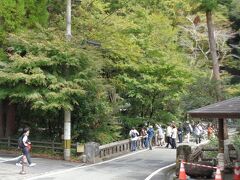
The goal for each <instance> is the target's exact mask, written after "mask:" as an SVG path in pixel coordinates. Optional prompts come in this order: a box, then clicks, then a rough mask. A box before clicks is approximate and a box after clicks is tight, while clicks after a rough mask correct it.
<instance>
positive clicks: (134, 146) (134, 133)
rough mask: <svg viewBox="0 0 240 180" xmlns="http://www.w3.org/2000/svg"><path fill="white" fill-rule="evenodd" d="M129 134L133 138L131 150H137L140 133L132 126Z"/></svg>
mask: <svg viewBox="0 0 240 180" xmlns="http://www.w3.org/2000/svg"><path fill="white" fill-rule="evenodd" d="M129 136H130V138H131V151H136V149H137V140H138V136H139V133H138V131H137V130H136V129H135V127H132V129H131V130H130V132H129Z"/></svg>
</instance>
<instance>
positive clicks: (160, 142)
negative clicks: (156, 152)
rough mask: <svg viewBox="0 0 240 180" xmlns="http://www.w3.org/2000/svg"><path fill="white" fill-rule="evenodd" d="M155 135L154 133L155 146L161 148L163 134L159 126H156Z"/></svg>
mask: <svg viewBox="0 0 240 180" xmlns="http://www.w3.org/2000/svg"><path fill="white" fill-rule="evenodd" d="M157 128H158V129H157V133H156V136H157V145H158V146H163V145H164V132H163V129H162V127H161V125H157Z"/></svg>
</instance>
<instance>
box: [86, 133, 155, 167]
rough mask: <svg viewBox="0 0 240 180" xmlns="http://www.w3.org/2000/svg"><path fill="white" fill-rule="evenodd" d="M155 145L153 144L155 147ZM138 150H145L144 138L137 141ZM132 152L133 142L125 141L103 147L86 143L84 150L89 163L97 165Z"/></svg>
mask: <svg viewBox="0 0 240 180" xmlns="http://www.w3.org/2000/svg"><path fill="white" fill-rule="evenodd" d="M154 144H155V143H153V145H154ZM137 149H143V141H142V137H139V139H138V140H137ZM130 150H131V140H130V139H125V140H122V141H116V142H113V143H109V144H104V145H101V146H98V145H96V143H94V142H91V143H86V144H85V148H84V154H85V155H86V157H87V162H88V163H96V162H99V161H103V160H107V159H111V158H114V157H117V156H119V155H123V154H127V153H129V152H130Z"/></svg>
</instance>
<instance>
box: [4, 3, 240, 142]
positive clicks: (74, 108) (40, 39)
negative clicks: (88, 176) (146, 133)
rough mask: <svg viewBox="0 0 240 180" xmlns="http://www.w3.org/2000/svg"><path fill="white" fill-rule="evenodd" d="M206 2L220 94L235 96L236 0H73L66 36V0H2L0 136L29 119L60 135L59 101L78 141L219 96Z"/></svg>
mask: <svg viewBox="0 0 240 180" xmlns="http://www.w3.org/2000/svg"><path fill="white" fill-rule="evenodd" d="M208 11H211V12H212V14H213V19H214V28H215V39H216V50H217V60H218V62H219V66H220V70H219V73H220V78H221V80H220V83H221V92H222V97H223V98H229V97H233V96H238V95H239V94H240V88H239V87H240V78H239V77H240V66H239V65H240V34H239V33H240V30H239V29H240V25H239V24H240V23H239V22H240V3H238V0H228V1H226V0H208V1H205V0H195V1H189V0H180V1H178V2H177V3H176V1H174V0H132V1H126V0H114V1H113V0H82V1H76V0H74V1H72V23H71V26H72V37H71V41H67V40H66V2H65V3H62V1H61V0H39V1H35V0H1V1H0V25H1V26H0V101H1V102H0V108H2V111H1V113H0V123H1V124H2V125H3V126H0V127H1V128H0V136H7V135H16V134H17V129H19V128H21V127H23V126H30V127H31V128H32V129H35V130H36V132H37V131H39V133H38V134H35V135H33V136H35V138H36V139H41V138H42V137H41V133H44V134H47V135H48V136H47V138H48V139H51V137H53V135H54V137H56V139H58V140H60V138H61V135H62V134H63V116H64V110H68V111H71V112H72V115H71V116H72V137H73V140H74V141H78V142H87V141H96V142H100V143H108V142H112V141H116V140H119V139H123V138H125V137H127V135H128V131H129V129H130V128H131V127H132V126H136V127H141V126H143V125H144V124H146V123H151V124H154V123H160V124H166V123H167V122H170V121H176V122H180V121H185V120H186V112H187V111H188V110H191V109H194V108H198V107H201V106H204V105H208V104H210V103H213V102H216V101H217V92H216V89H215V86H216V82H214V81H212V79H211V77H212V76H213V65H212V60H211V59H212V57H211V53H210V48H209V39H208V27H207V20H206V15H205V13H206V12H208ZM8 112H11V114H12V115H13V116H11V117H8V116H6V115H4V114H8ZM9 124H14V127H10V125H9ZM40 129H41V131H40ZM93 129H94V131H93Z"/></svg>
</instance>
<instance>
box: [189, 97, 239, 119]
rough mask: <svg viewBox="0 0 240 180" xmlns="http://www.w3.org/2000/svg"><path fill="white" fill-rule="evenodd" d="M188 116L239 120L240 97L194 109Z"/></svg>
mask: <svg viewBox="0 0 240 180" xmlns="http://www.w3.org/2000/svg"><path fill="white" fill-rule="evenodd" d="M188 114H189V115H190V116H191V117H197V118H219V119H220V118H240V97H235V98H232V99H228V100H225V101H221V102H217V103H214V104H211V105H208V106H205V107H202V108H199V109H194V110H191V111H188Z"/></svg>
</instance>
